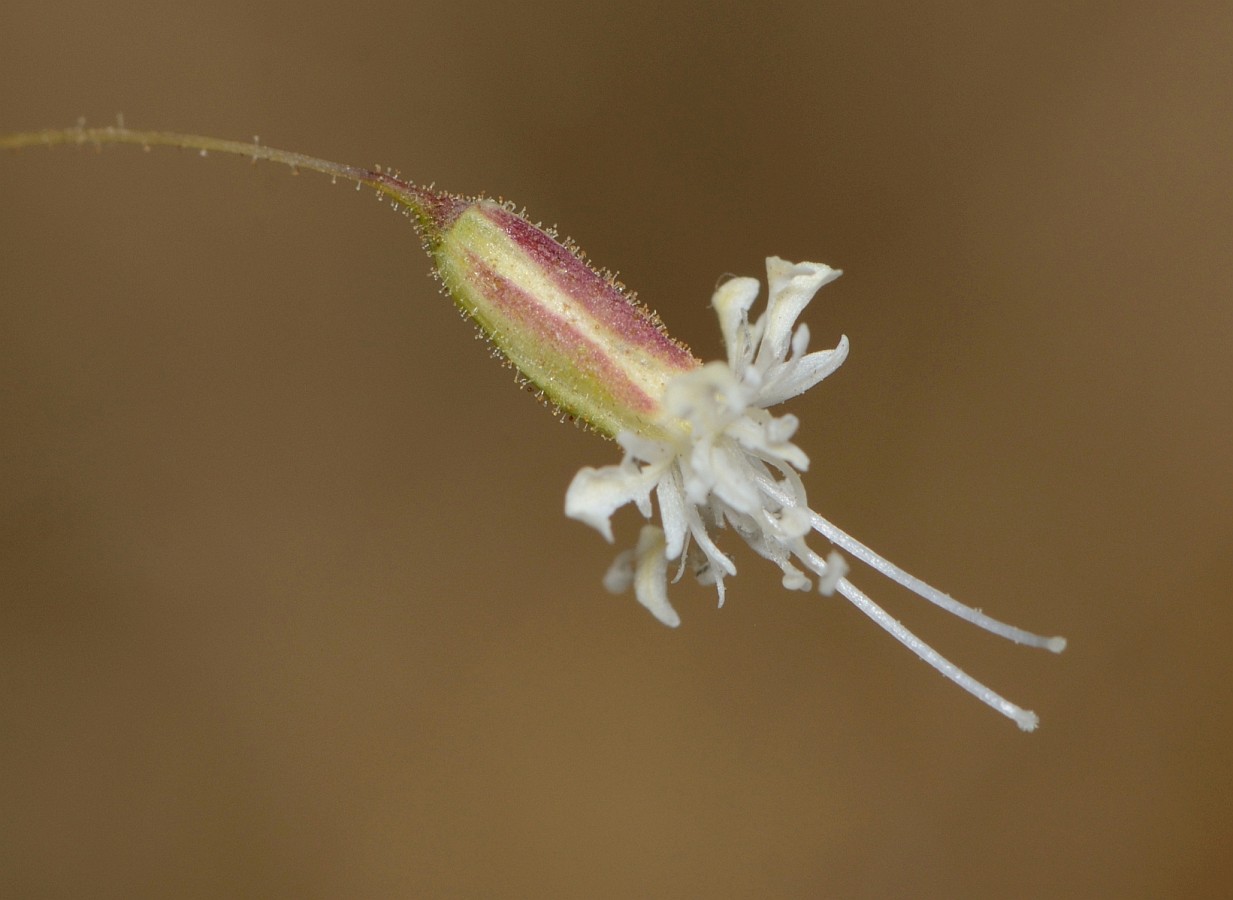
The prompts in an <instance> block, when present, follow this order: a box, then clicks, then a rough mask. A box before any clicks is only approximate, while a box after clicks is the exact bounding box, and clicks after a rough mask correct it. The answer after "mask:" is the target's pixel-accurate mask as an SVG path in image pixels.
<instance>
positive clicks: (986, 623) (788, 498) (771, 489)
mask: <svg viewBox="0 0 1233 900" xmlns="http://www.w3.org/2000/svg"><path fill="white" fill-rule="evenodd" d="M758 482H759V486H760V487H761V488H762V490H763V491H764V492H765V493H766V494H767V495H768V496H770V497H772V498H773V499H774V500H776V501H777V502H779V503H782V504H784V505H786V506H787V505H794V501H793V498H792V495H791V494H790V493H788V492H787V491H785V490H784V489H783V488H782V487H781V486H780V485H778V484H777V483H776V482H775V481H774V479H772V478H765V477H759V479H758ZM808 512H809V520H810V523H811V524H812V525H813V529H814V530H815V531H817V532H818V533H819V534H821V535H822V536H823V537H824V538H826V539H827V540H828V541H830V542H831V543H832V544H834V545H835V546H836V547H839V548H840V549H842V550H846V551H847V552H848V553H850V554H851V555H852V556H854V557H855V558H857V559H859V560H860V561H861V562H863V563H865V565H867V566H869V567H870V568H873V569H876V570H877V571H879V572H881V573H882V574H883V575H885V576H886V577H887V578H889V579H891V581H894V582H897V583H898V584H901V585H903V586H904V587H905V588H907V589H908V590H910V591H911V592H912V593H914V594H916V595H917V596H920V597H923V598H924V599H926V600H928V601H929V602H930V603H933V604H936V605H937V606H940V607H942V609H944V610H946V611H947V612H949V613H951V614H952V615H955V616H958V617H959V618H961V619H964V620H966V621H968V622H971V623H972V624H973V625H976V626H977V627H979V628H983V629H984V630H985V631H988V632H990V633H992V634H996V635H998V636H999V637H1004V638H1006V639H1007V640H1009V641H1014V642H1015V643H1016V644H1024V645H1026V646H1028V647H1039V648H1042V649H1044V650H1049V651H1051V652H1053V653H1061V652H1062V651H1063V650H1065V649H1066V638H1064V637H1044V636H1043V635H1039V634H1033V633H1032V632H1030V631H1025V630H1024V629H1022V628H1016V627H1015V626H1014V625H1008V624H1006V623H1005V622H1000V621H998V620H997V619H995V618H993V617H992V616H987V615H985V614H984V613H983V612H981V611H980V610H977V609H973V608H972V607H970V606H968V605H966V604H964V603H960V602H959V601H958V600H956V599H955V598H954V597H952V596H950V595H949V594H944V593H942V592H941V591H939V590H938V589H937V588H935V587H933V586H932V585H929V584H926V583H925V582H924V581H921V580H920V579H919V578H917V577H916V576H915V575H909V574H908V573H907V572H905V571H904V570H903V569H901V568H899V566H897V565H895V564H894V563H893V562H891V561H890V560H888V559H886V558H885V557H884V556H881V555H880V554H878V553H875V552H874V551H873V550H871V549H870V548H869V547H867V546H865V545H864V544H862V543H861V542H860V541H858V540H857V539H856V538H854V537H852V535H850V534H848V533H847V532H846V531H844V530H843V529H841V528H840V527H839V526H837V525H835V524H834V523H832V522H830V521H828V520H827V519H824V518H822V516H820V515H818V514H817V513H816V512H814V511H813V510H812V509H811V510H809V511H808ZM845 596H846V595H845Z"/></svg>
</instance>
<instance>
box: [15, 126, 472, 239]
mask: <svg viewBox="0 0 1233 900" xmlns="http://www.w3.org/2000/svg"><path fill="white" fill-rule="evenodd" d="M107 144H136V145H137V146H140V147H142V148H144V149H146V150H149V149H150V148H151V147H178V148H180V149H182V150H196V151H197V152H198V153H199V154H200V155H202V156H207V155H208V154H210V153H226V154H230V155H232V156H242V157H247V158H248V159H251V160H252V161H253V162H254V163H255V162H257V160H269V161H270V162H276V163H282V164H283V165H285V166H289V167H290V168H291V170H292V171H294V172H299V171H300V170H308V171H310V172H320V173H321V174H322V175H329V176H330V177H331V178H332V179H334V180H337V179H339V178H343V179H345V180H347V181H350V182H353V183H354V184H355V185H356V187H357V188H358V187H360V186H362V185H367V186H368V187H371V188H373V189H375V190H376V191H377V192H378V193H380V194H383V195H385V196H387V197H389V198H390V199H391V200H393V201H394V202H395V203H396V204H401V205H403V206H405V207H406V208H407V209H408V210H409V211H410V213H411V215H412V216H413V217H414V218H415V220H416V224H417V225H418V226H419V227H420V229H421V231H422V232H423V233H424V234H425V236H426V237H427V238H428V239H429V240H431V239H432V237H433V236H434V235H435V233H436V232H437V231H438V229H439V228H440V226H441V225H442V223H443V220H444V219H446V218H447V216H448V213H447V212H446V208H447V207H449V206H452V205H454V204H455V203H456V202H457V200H458V199H459V198H456V197H453V196H451V195H449V194H445V193H443V192H440V191H435V190H432V189H429V188H423V187H420V186H419V185H416V184H414V183H413V182H410V181H406V180H404V179H402V178H399V177H397V176H395V175H393V174H390V173H388V172H383V171H382V170H381V168H380V167H379V166H378V167H376V168H373V169H364V168H360V167H358V166H347V165H343V164H342V163H336V162H331V161H330V160H327V159H319V158H317V157H315V156H307V155H305V154H303V153H294V152H292V151H290V150H279V149H278V148H276V147H267V146H265V145H264V144H262V143H260V142H259V141H258V140H257V139H256V138H254V139H253V141H252V142H248V141H228V140H222V139H220V138H213V137H206V136H204V135H199V134H180V133H178V132H174V131H134V130H132V129H129V128H125V127H124V125H123V122H122V121H120V122H118V123H117V124H116V125H108V126H105V127H102V128H87V127H85V125H76V126H74V127H72V128H52V129H47V130H44V131H28V132H23V133H20V134H9V135H0V150H23V149H25V148H28V147H55V146H60V145H68V146H77V147H85V146H90V147H94V148H96V149H97V148H101V147H103V146H104V145H107Z"/></svg>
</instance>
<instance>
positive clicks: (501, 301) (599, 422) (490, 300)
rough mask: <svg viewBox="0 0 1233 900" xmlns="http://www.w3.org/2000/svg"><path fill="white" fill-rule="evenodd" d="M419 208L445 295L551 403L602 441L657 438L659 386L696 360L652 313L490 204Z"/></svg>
mask: <svg viewBox="0 0 1233 900" xmlns="http://www.w3.org/2000/svg"><path fill="white" fill-rule="evenodd" d="M416 212H417V213H418V215H417V216H416V218H417V219H418V220H419V223H420V227H421V231H422V232H423V233H424V236H425V238H426V242H427V244H428V250H429V252H430V253H431V254H432V255H433V258H434V259H435V261H436V265H437V272H438V274H439V276H440V278H441V281H442V283H443V284H444V285H445V289H446V291H447V292H448V293H449V295H450V297H451V298H453V300H454V302H455V303H456V304H457V305H458V306H459V308H460V309H461V310H462V311H463V313H464V314H465V315H467V316H468V317H470V318H472V319H474V320H475V323H476V324H477V325H478V326H479V328H480V330H481V331H483V332H484V334H485V335H486V336H487V337H488V338H489V340H491V341H492V343H493V345H494V346H495V347H496V348H497V349H498V350H500V352H501V353H502V354H504V355H505V357H506V358H507V359H508V360H509V361H510V362H511V363H512V364H513V365H514V366H515V367H517V369H518V370H519V371H520V372H521V373H522V374H523V375H524V376H525V377H526V379H527V381H528V382H529V384H531V385H534V387H535V388H537V389H538V391H540V392H541V393H542V396H543V397H544V398H545V399H546V400H547V401H548V402H549V403H551V404H553V405H554V406H556V407H557V408H558V409H559V410H560V411H561V412H563V413H565V414H566V415H568V416H570V417H572V418H574V419H577V420H580V421H581V422H583V423H585V424H586V425H588V426H590V427H591V428H593V429H595V430H596V431H599V432H601V433H603V434H605V435H607V436H608V437H616V435H617V434H618V433H620V432H621V431H632V432H634V433H636V434H640V435H643V436H645V437H648V438H657V437H661V436H662V429H663V428H664V425H663V423H662V422H661V421H660V416H661V403H662V398H663V396H664V391H665V389H666V388H667V385H668V382H669V381H670V380H671V379H672V378H673V377H674V376H676V375H679V374H681V373H682V372H687V371H690V370H691V369H694V368H697V367H698V366H699V365H701V363H700V362H699V360H697V359H696V358H694V356H693V354H691V353H690V352H689V350H688V348H686V347H685V346H684V345H682V344H680V343H678V342H676V341H674V340H673V339H672V338H670V337H669V336H668V335H667V333H666V332H665V331H664V328H663V326H662V324H661V323H660V321H659V319H658V317H657V316H655V315H654V313H652V312H650V311H649V310H648V309H647V308H646V307H644V306H642V304H640V303H638V302H637V301H636V300H635V299H634V298H633V297H632V296H630V295H628V294H627V293H625V291H624V290H623V288H622V286H621V285H619V284H618V283H617V282H616V281H614V280H613V279H612V277H611V276H608V275H605V274H601V273H599V272H596V271H595V270H594V269H592V268H591V267H590V265H588V264H587V263H586V262H585V261H584V260H583V259H582V258H581V257H580V256H579V255H578V254H577V253H575V252H574V251H573V250H571V249H570V248H568V247H566V246H563V245H562V244H561V243H559V242H558V241H557V240H555V239H554V238H553V236H552V235H550V234H549V233H547V232H546V231H544V230H543V229H541V228H538V227H536V226H535V225H532V224H531V223H530V222H528V221H527V220H526V219H525V218H523V217H522V216H519V215H516V214H515V213H513V212H512V211H511V210H510V209H508V208H507V207H506V206H503V205H501V204H499V203H496V202H493V201H491V200H475V201H470V202H464V201H459V202H457V203H455V204H447V203H443V202H437V203H433V204H431V205H429V204H427V203H425V204H424V205H422V206H421V207H420V210H417V211H416ZM425 213H427V215H425Z"/></svg>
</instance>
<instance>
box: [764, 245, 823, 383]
mask: <svg viewBox="0 0 1233 900" xmlns="http://www.w3.org/2000/svg"><path fill="white" fill-rule="evenodd" d="M842 274H843V273H842V272H841V271H840V270H838V269H832V268H831V267H830V266H827V265H823V264H822V263H810V262H803V263H790V262H788V261H787V260H783V259H780V258H779V257H778V256H771V257H768V258H767V260H766V278H767V284H768V287H769V298H768V300H767V302H766V319H767V323H766V333H765V334H764V335H763V336H762V346H761V347H759V348H758V358H757V361H756V365H758V367H759V368H761V367H763V366H766V365H769V364H770V363H772V362H780V361H782V360H783V359H784V357H786V356H787V354H788V344H789V341H790V339H791V335H792V328H793V326H794V325H796V320H797V317H798V316H800V314H801V311H802V310H804V308H805V307H806V306H808V305H809V301H810V300H812V299H813V295H814V294H816V293H817V292H818V288H820V287H822V285H824V284H827V283H828V282H831V281H834V280H835V279H836V278H838V277H839V276H840V275H842Z"/></svg>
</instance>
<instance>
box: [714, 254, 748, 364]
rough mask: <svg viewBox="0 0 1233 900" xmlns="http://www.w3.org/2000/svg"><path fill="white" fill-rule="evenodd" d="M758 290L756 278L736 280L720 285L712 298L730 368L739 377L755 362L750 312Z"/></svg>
mask: <svg viewBox="0 0 1233 900" xmlns="http://www.w3.org/2000/svg"><path fill="white" fill-rule="evenodd" d="M758 290H759V286H758V280H757V279H756V278H733V279H731V280H730V281H726V282H724V283H723V284H721V285H720V286H719V288H718V289H716V291H715V295H714V296H713V297H712V298H711V306H713V307H715V312H716V314H717V315H718V316H719V329H720V331H722V332H723V336H724V346H725V347H727V348H728V365H729V366H731V367H732V370H733V371H734V372H736V373H737V374H738V375H739V374H740V371H741V369H743V368H744V367H745V366H747V365H748V364H749V361H750V360H751V359H752V358H753V349H754V348H753V342H752V340H751V339H750V334H749V308H750V307H751V306H753V302H754V300H756V299H757V298H758Z"/></svg>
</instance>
